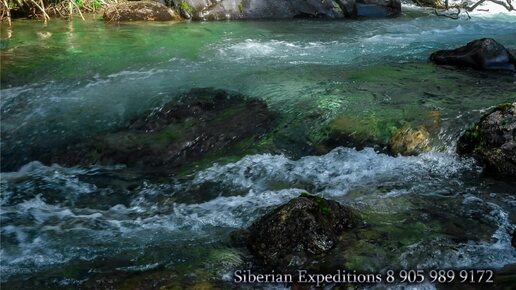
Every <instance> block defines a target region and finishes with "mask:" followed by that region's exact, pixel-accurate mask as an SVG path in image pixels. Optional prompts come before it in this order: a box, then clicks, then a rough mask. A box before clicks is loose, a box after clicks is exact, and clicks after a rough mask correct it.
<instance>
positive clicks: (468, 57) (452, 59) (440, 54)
mask: <svg viewBox="0 0 516 290" xmlns="http://www.w3.org/2000/svg"><path fill="white" fill-rule="evenodd" d="M430 61H432V62H434V63H435V64H438V65H451V66H457V67H471V68H474V69H478V70H508V71H516V57H515V56H514V55H513V54H512V52H511V51H509V50H508V49H506V48H505V47H504V46H503V45H501V44H500V43H498V42H496V41H495V40H494V39H492V38H482V39H477V40H473V41H471V42H469V43H468V44H466V45H465V46H462V47H459V48H457V49H453V50H439V51H436V52H434V53H432V55H430Z"/></svg>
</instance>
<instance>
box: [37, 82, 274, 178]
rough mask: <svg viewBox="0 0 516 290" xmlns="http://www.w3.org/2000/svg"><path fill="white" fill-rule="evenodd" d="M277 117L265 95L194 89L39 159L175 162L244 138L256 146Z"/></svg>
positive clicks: (216, 150)
mask: <svg viewBox="0 0 516 290" xmlns="http://www.w3.org/2000/svg"><path fill="white" fill-rule="evenodd" d="M274 119H275V114H274V113H272V112H270V111H269V110H268V108H267V105H266V104H265V103H264V102H263V101H260V100H256V99H249V98H245V97H243V96H241V95H237V94H230V93H227V92H225V91H222V90H212V89H193V90H191V91H190V92H188V93H187V94H185V95H183V96H182V97H180V98H179V99H178V100H174V101H171V102H170V103H168V104H166V105H165V106H164V107H162V108H161V109H159V110H157V111H152V112H149V113H147V114H144V115H143V116H142V117H140V118H137V119H135V120H133V121H132V122H131V123H130V125H129V126H127V127H126V128H123V129H121V130H118V131H116V132H113V133H108V134H103V135H99V136H96V137H94V138H93V139H92V140H87V141H84V142H79V144H72V145H68V146H66V148H60V149H57V150H54V151H50V152H49V153H48V155H47V156H42V158H38V159H40V160H44V161H46V162H47V163H59V164H63V165H68V166H73V165H78V164H80V165H91V164H103V165H110V164H125V165H128V166H131V167H141V168H149V167H155V168H162V167H165V168H175V167H180V166H183V165H188V164H191V163H192V162H195V161H198V160H200V159H202V158H204V157H206V156H212V157H213V156H217V155H218V154H223V153H225V152H228V151H229V150H231V149H232V148H233V146H237V145H238V144H242V143H245V144H247V145H248V146H251V145H252V144H253V143H254V142H255V141H257V140H259V139H260V138H261V137H262V136H263V135H264V134H265V133H267V132H268V130H269V129H270V128H271V127H272V124H273V123H274ZM245 144H244V145H245ZM239 149H243V148H240V147H239Z"/></svg>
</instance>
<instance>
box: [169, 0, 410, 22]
mask: <svg viewBox="0 0 516 290" xmlns="http://www.w3.org/2000/svg"><path fill="white" fill-rule="evenodd" d="M172 1H173V3H174V6H175V7H176V8H177V9H178V10H179V11H181V14H182V15H183V16H185V17H187V18H193V19H204V20H221V19H263V18H272V19H279V18H345V17H357V16H366V17H378V16H379V17H389V16H397V15H399V14H400V12H401V4H400V3H401V2H400V1H399V0H358V1H356V0H329V1H320V0H222V1H216V0H172Z"/></svg>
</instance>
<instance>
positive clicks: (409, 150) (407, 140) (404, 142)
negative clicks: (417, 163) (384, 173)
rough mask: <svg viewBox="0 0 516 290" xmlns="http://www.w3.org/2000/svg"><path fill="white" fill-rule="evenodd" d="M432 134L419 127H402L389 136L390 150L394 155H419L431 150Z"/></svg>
mask: <svg viewBox="0 0 516 290" xmlns="http://www.w3.org/2000/svg"><path fill="white" fill-rule="evenodd" d="M429 144H430V134H429V133H428V131H427V130H426V129H425V128H423V127H421V128H419V129H412V128H407V127H405V128H400V129H398V130H396V131H395V132H394V134H392V136H391V137H390V138H389V151H390V153H391V154H394V155H398V154H401V155H404V156H408V155H418V154H420V153H423V152H426V151H428V150H429Z"/></svg>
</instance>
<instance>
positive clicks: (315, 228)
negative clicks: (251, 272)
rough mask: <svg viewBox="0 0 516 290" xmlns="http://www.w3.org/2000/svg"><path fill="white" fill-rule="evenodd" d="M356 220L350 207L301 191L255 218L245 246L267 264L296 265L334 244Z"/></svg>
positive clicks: (326, 250)
mask: <svg viewBox="0 0 516 290" xmlns="http://www.w3.org/2000/svg"><path fill="white" fill-rule="evenodd" d="M356 223H357V219H356V217H355V215H354V214H353V213H352V210H351V208H349V207H346V206H343V205H341V204H339V203H338V202H336V201H333V200H327V199H324V198H322V197H318V196H313V195H309V194H302V195H301V196H300V197H297V198H294V199H292V200H290V201H289V202H288V203H286V204H284V205H282V206H280V207H278V208H277V209H275V210H273V211H272V212H270V213H268V214H266V215H265V216H263V217H262V218H260V219H259V220H258V221H256V222H255V223H254V224H253V225H252V226H251V227H250V228H249V234H248V236H247V247H248V248H249V249H250V250H251V251H252V252H253V253H254V254H255V255H256V256H257V257H258V258H259V259H260V260H261V261H263V263H264V264H266V265H268V266H273V267H280V268H284V267H289V266H293V267H298V266H301V265H303V264H304V262H305V260H306V258H307V257H309V256H313V255H320V254H323V253H326V252H328V251H329V250H331V249H332V248H333V247H335V246H336V244H337V242H338V240H339V237H340V236H341V235H343V234H345V233H346V232H347V231H348V230H349V229H350V228H353V227H354V226H355V225H356Z"/></svg>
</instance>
